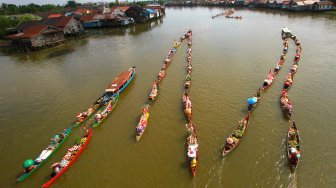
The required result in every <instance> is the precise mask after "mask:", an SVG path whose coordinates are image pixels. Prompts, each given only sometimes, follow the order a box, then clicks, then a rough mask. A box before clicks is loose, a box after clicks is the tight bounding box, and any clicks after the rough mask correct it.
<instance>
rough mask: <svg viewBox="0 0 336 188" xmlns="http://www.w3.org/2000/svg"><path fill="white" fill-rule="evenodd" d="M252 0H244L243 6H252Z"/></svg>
mask: <svg viewBox="0 0 336 188" xmlns="http://www.w3.org/2000/svg"><path fill="white" fill-rule="evenodd" d="M252 5H253V0H244V6H252Z"/></svg>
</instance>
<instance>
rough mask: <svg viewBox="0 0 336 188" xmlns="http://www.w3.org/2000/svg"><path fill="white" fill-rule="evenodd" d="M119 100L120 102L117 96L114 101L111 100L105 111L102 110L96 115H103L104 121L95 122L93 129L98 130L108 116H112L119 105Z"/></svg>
mask: <svg viewBox="0 0 336 188" xmlns="http://www.w3.org/2000/svg"><path fill="white" fill-rule="evenodd" d="M118 100H119V94H117V95H116V96H115V97H113V98H112V100H110V101H109V102H108V103H107V105H106V106H105V107H104V108H103V109H101V110H100V111H98V112H97V113H96V114H98V113H99V114H101V115H102V119H101V120H100V121H96V120H94V122H93V124H92V127H94V128H96V127H98V126H99V125H101V124H102V123H103V121H104V120H105V119H106V118H107V116H108V115H109V114H111V112H112V110H113V109H114V107H115V106H116V104H117V103H118Z"/></svg>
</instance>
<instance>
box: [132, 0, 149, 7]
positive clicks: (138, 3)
mask: <svg viewBox="0 0 336 188" xmlns="http://www.w3.org/2000/svg"><path fill="white" fill-rule="evenodd" d="M135 4H136V5H139V6H141V7H145V6H146V5H147V2H146V1H138V2H135Z"/></svg>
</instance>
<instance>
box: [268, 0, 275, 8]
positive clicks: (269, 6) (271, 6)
mask: <svg viewBox="0 0 336 188" xmlns="http://www.w3.org/2000/svg"><path fill="white" fill-rule="evenodd" d="M274 2H275V0H268V1H267V2H266V7H267V8H274Z"/></svg>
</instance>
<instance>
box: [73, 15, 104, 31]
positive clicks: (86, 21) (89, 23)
mask: <svg viewBox="0 0 336 188" xmlns="http://www.w3.org/2000/svg"><path fill="white" fill-rule="evenodd" d="M93 17H94V14H90V15H84V16H81V17H80V18H79V19H80V21H81V22H82V25H83V27H84V28H96V27H101V26H102V24H101V22H100V20H94V19H93Z"/></svg>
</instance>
